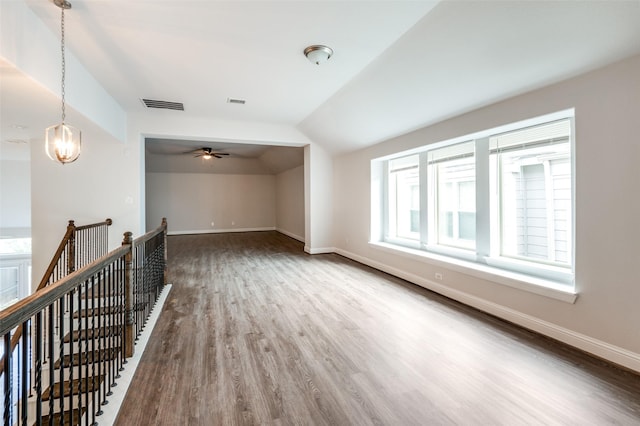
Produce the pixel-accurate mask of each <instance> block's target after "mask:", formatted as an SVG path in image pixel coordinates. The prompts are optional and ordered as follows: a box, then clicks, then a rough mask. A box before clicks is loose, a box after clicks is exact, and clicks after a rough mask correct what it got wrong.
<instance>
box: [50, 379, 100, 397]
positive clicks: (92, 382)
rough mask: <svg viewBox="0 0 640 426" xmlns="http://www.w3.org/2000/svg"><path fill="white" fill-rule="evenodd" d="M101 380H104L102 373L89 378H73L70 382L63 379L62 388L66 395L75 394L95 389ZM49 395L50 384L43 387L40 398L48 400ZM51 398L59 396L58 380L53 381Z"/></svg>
mask: <svg viewBox="0 0 640 426" xmlns="http://www.w3.org/2000/svg"><path fill="white" fill-rule="evenodd" d="M103 380H104V374H103V375H100V376H95V377H93V378H89V380H85V379H74V380H73V382H72V383H71V382H69V380H65V381H64V382H63V386H62V388H63V390H64V396H65V397H67V396H69V395H71V394H72V393H73V395H77V394H79V393H80V392H87V391H88V392H90V391H92V390H95V389H97V388H98V386H100V384H101V383H102V381H103ZM50 397H51V386H49V387H48V388H47V389H45V391H44V392H43V393H42V400H43V401H48V400H49V398H50ZM53 398H54V399H58V398H60V382H58V383H54V385H53Z"/></svg>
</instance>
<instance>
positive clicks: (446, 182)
mask: <svg viewBox="0 0 640 426" xmlns="http://www.w3.org/2000/svg"><path fill="white" fill-rule="evenodd" d="M474 151H475V145H474V143H473V141H471V142H465V143H461V144H455V145H450V146H447V147H444V148H440V149H434V150H431V151H428V153H427V157H428V173H429V176H430V177H431V179H429V181H430V182H431V185H432V189H431V191H432V192H433V194H434V195H433V201H434V202H433V203H432V204H433V210H434V214H433V217H434V219H435V220H436V221H437V223H434V226H435V229H436V230H437V231H436V232H435V234H436V239H435V241H433V242H436V243H437V244H442V245H445V246H451V247H458V248H462V249H474V248H475V238H476V201H475V198H476V194H475V187H476V174H475V168H476V166H475V157H474Z"/></svg>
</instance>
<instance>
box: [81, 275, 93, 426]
mask: <svg viewBox="0 0 640 426" xmlns="http://www.w3.org/2000/svg"><path fill="white" fill-rule="evenodd" d="M83 285H84V309H85V316H84V332H85V333H87V332H88V331H87V330H89V281H88V280H85V281H84V283H83ZM84 354H85V357H84V358H82V357H81V358H80V361H79V362H78V364H79V369H80V370H82V365H83V364H84V405H85V408H86V409H87V416H86V417H85V425H86V426H89V411H88V410H89V406H90V404H89V362H93V355H92V354H91V353H90V352H89V339H85V340H84Z"/></svg>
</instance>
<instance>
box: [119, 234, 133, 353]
mask: <svg viewBox="0 0 640 426" xmlns="http://www.w3.org/2000/svg"><path fill="white" fill-rule="evenodd" d="M132 235H133V234H132V233H131V232H128V231H127V232H125V233H124V239H123V240H122V245H123V246H129V250H128V251H127V253H126V254H125V256H124V312H125V326H124V356H125V358H131V357H132V356H133V347H134V340H135V332H134V330H133V238H132V237H131V236H132Z"/></svg>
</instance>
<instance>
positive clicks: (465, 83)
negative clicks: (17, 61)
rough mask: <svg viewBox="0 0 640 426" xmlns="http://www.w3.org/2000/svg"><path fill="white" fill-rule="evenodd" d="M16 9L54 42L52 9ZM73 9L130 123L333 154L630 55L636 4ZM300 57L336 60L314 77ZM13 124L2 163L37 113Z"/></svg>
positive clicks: (635, 44)
mask: <svg viewBox="0 0 640 426" xmlns="http://www.w3.org/2000/svg"><path fill="white" fill-rule="evenodd" d="M25 1H26V2H27V3H28V4H29V6H30V7H31V9H32V10H33V11H34V12H35V13H36V14H37V15H38V16H39V17H40V18H41V19H42V20H43V21H44V22H45V23H46V25H47V26H48V27H49V28H50V29H51V31H52V32H54V33H55V34H58V33H59V9H58V8H57V7H55V6H54V5H53V4H52V3H51V1H50V0H25ZM72 3H73V9H72V10H71V11H69V12H68V13H67V45H68V48H69V49H71V50H72V51H73V52H74V54H75V55H76V56H77V57H78V58H79V60H80V61H81V62H82V63H83V64H84V66H85V67H86V68H87V69H88V70H89V71H90V72H91V73H92V74H93V75H94V76H95V77H96V79H97V80H98V81H99V82H100V83H101V84H102V85H103V86H104V87H105V89H106V90H107V91H108V92H109V93H110V94H111V95H112V96H113V97H114V98H115V99H116V100H117V102H118V103H120V105H121V106H122V107H123V108H124V109H125V110H126V111H127V112H132V113H143V114H153V113H154V111H151V110H148V111H145V110H144V107H143V106H142V103H141V102H140V98H151V99H160V100H168V101H177V102H183V103H184V105H185V111H184V112H175V113H176V114H184V115H185V116H193V117H200V118H202V117H215V118H216V119H223V120H235V121H247V122H260V123H273V124H279V125H289V126H292V127H296V128H297V129H299V130H301V131H302V132H303V133H305V134H306V135H307V136H308V137H309V138H310V139H311V140H313V141H315V142H318V143H319V144H321V145H323V146H325V147H326V149H327V150H329V151H330V152H332V153H341V152H348V151H351V150H354V149H358V148H361V147H364V146H368V145H372V144H374V143H377V142H380V141H382V140H385V139H387V138H390V137H393V136H396V135H399V134H402V133H406V132H408V131H411V130H413V129H416V128H419V127H421V126H424V125H427V124H430V123H433V122H437V121H439V120H442V119H445V118H448V117H451V116H455V115H458V114H461V113H464V112H467V111H470V110H472V109H475V108H478V107H480V106H483V105H487V104H489V103H493V102H496V101H499V100H501V99H504V98H507V97H510V96H513V95H516V94H519V93H524V92H526V91H529V90H532V89H535V88H537V87H541V86H544V85H547V84H550V83H552V82H555V81H559V80H562V79H565V78H568V77H571V76H573V75H577V74H579V73H582V72H584V71H587V70H590V69H594V68H597V67H599V66H602V65H605V64H607V63H611V62H614V61H616V60H619V59H622V58H624V57H628V56H632V55H635V54H638V53H640V0H630V1H616V0H611V1H581V0H578V1H524V0H523V1H518V0H514V1H484V0H477V1H457V0H445V1H442V2H434V1H404V0H392V1H382V0H379V1H378V0H376V1H358V0H352V1H330V0H327V1H270V0H262V1H201V0H181V1H175V0H112V1H100V0H74V1H73V2H72ZM310 44H326V45H329V46H331V47H332V48H333V49H334V50H335V55H334V56H333V57H332V58H331V59H330V60H329V62H327V63H326V64H323V65H321V66H316V65H313V64H311V63H310V62H308V61H307V60H306V58H304V56H303V54H302V50H303V49H304V48H305V47H306V46H308V45H310ZM7 68H9V71H7ZM0 72H2V74H3V75H2V77H3V78H4V75H5V74H6V73H7V72H10V67H6V66H5V67H0ZM27 80H28V79H27ZM71 83H72V82H71ZM31 84H33V82H32V83H31ZM5 89H6V84H3V85H1V87H0V90H2V93H0V95H1V96H2V100H3V103H2V109H3V111H2V113H3V117H4V116H5V115H6V114H5V109H6V102H5V99H6V98H5ZM28 92H29V91H28V90H26V89H25V91H24V93H28ZM35 92H37V90H36V91H35ZM230 97H231V98H241V99H245V100H246V104H245V105H235V104H229V103H227V102H226V101H227V98H230ZM30 104H31V105H34V102H31V103H30ZM14 113H15V114H20V117H17V118H12V121H11V122H9V121H6V120H4V119H3V123H2V129H1V131H2V140H3V145H2V147H3V150H4V149H5V145H7V144H6V143H5V142H4V140H5V139H7V137H8V136H10V135H9V133H10V132H13V133H15V131H16V130H17V129H15V128H13V130H11V128H10V127H8V126H9V125H13V124H21V123H27V124H28V123H29V122H30V120H31V119H30V115H31V114H37V108H27V109H24V110H18V109H15V110H14ZM54 121H55V118H54ZM34 131H35V130H34ZM37 131H38V132H41V131H42V130H41V129H40V128H37ZM39 134H40V133H39ZM11 137H13V136H11ZM25 137H26V135H25ZM175 140H177V139H174V141H175ZM212 140H215V138H213V137H212ZM167 143H169V142H167ZM169 144H170V143H169ZM199 144H201V142H194V145H193V146H199ZM275 157H277V156H275Z"/></svg>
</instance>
